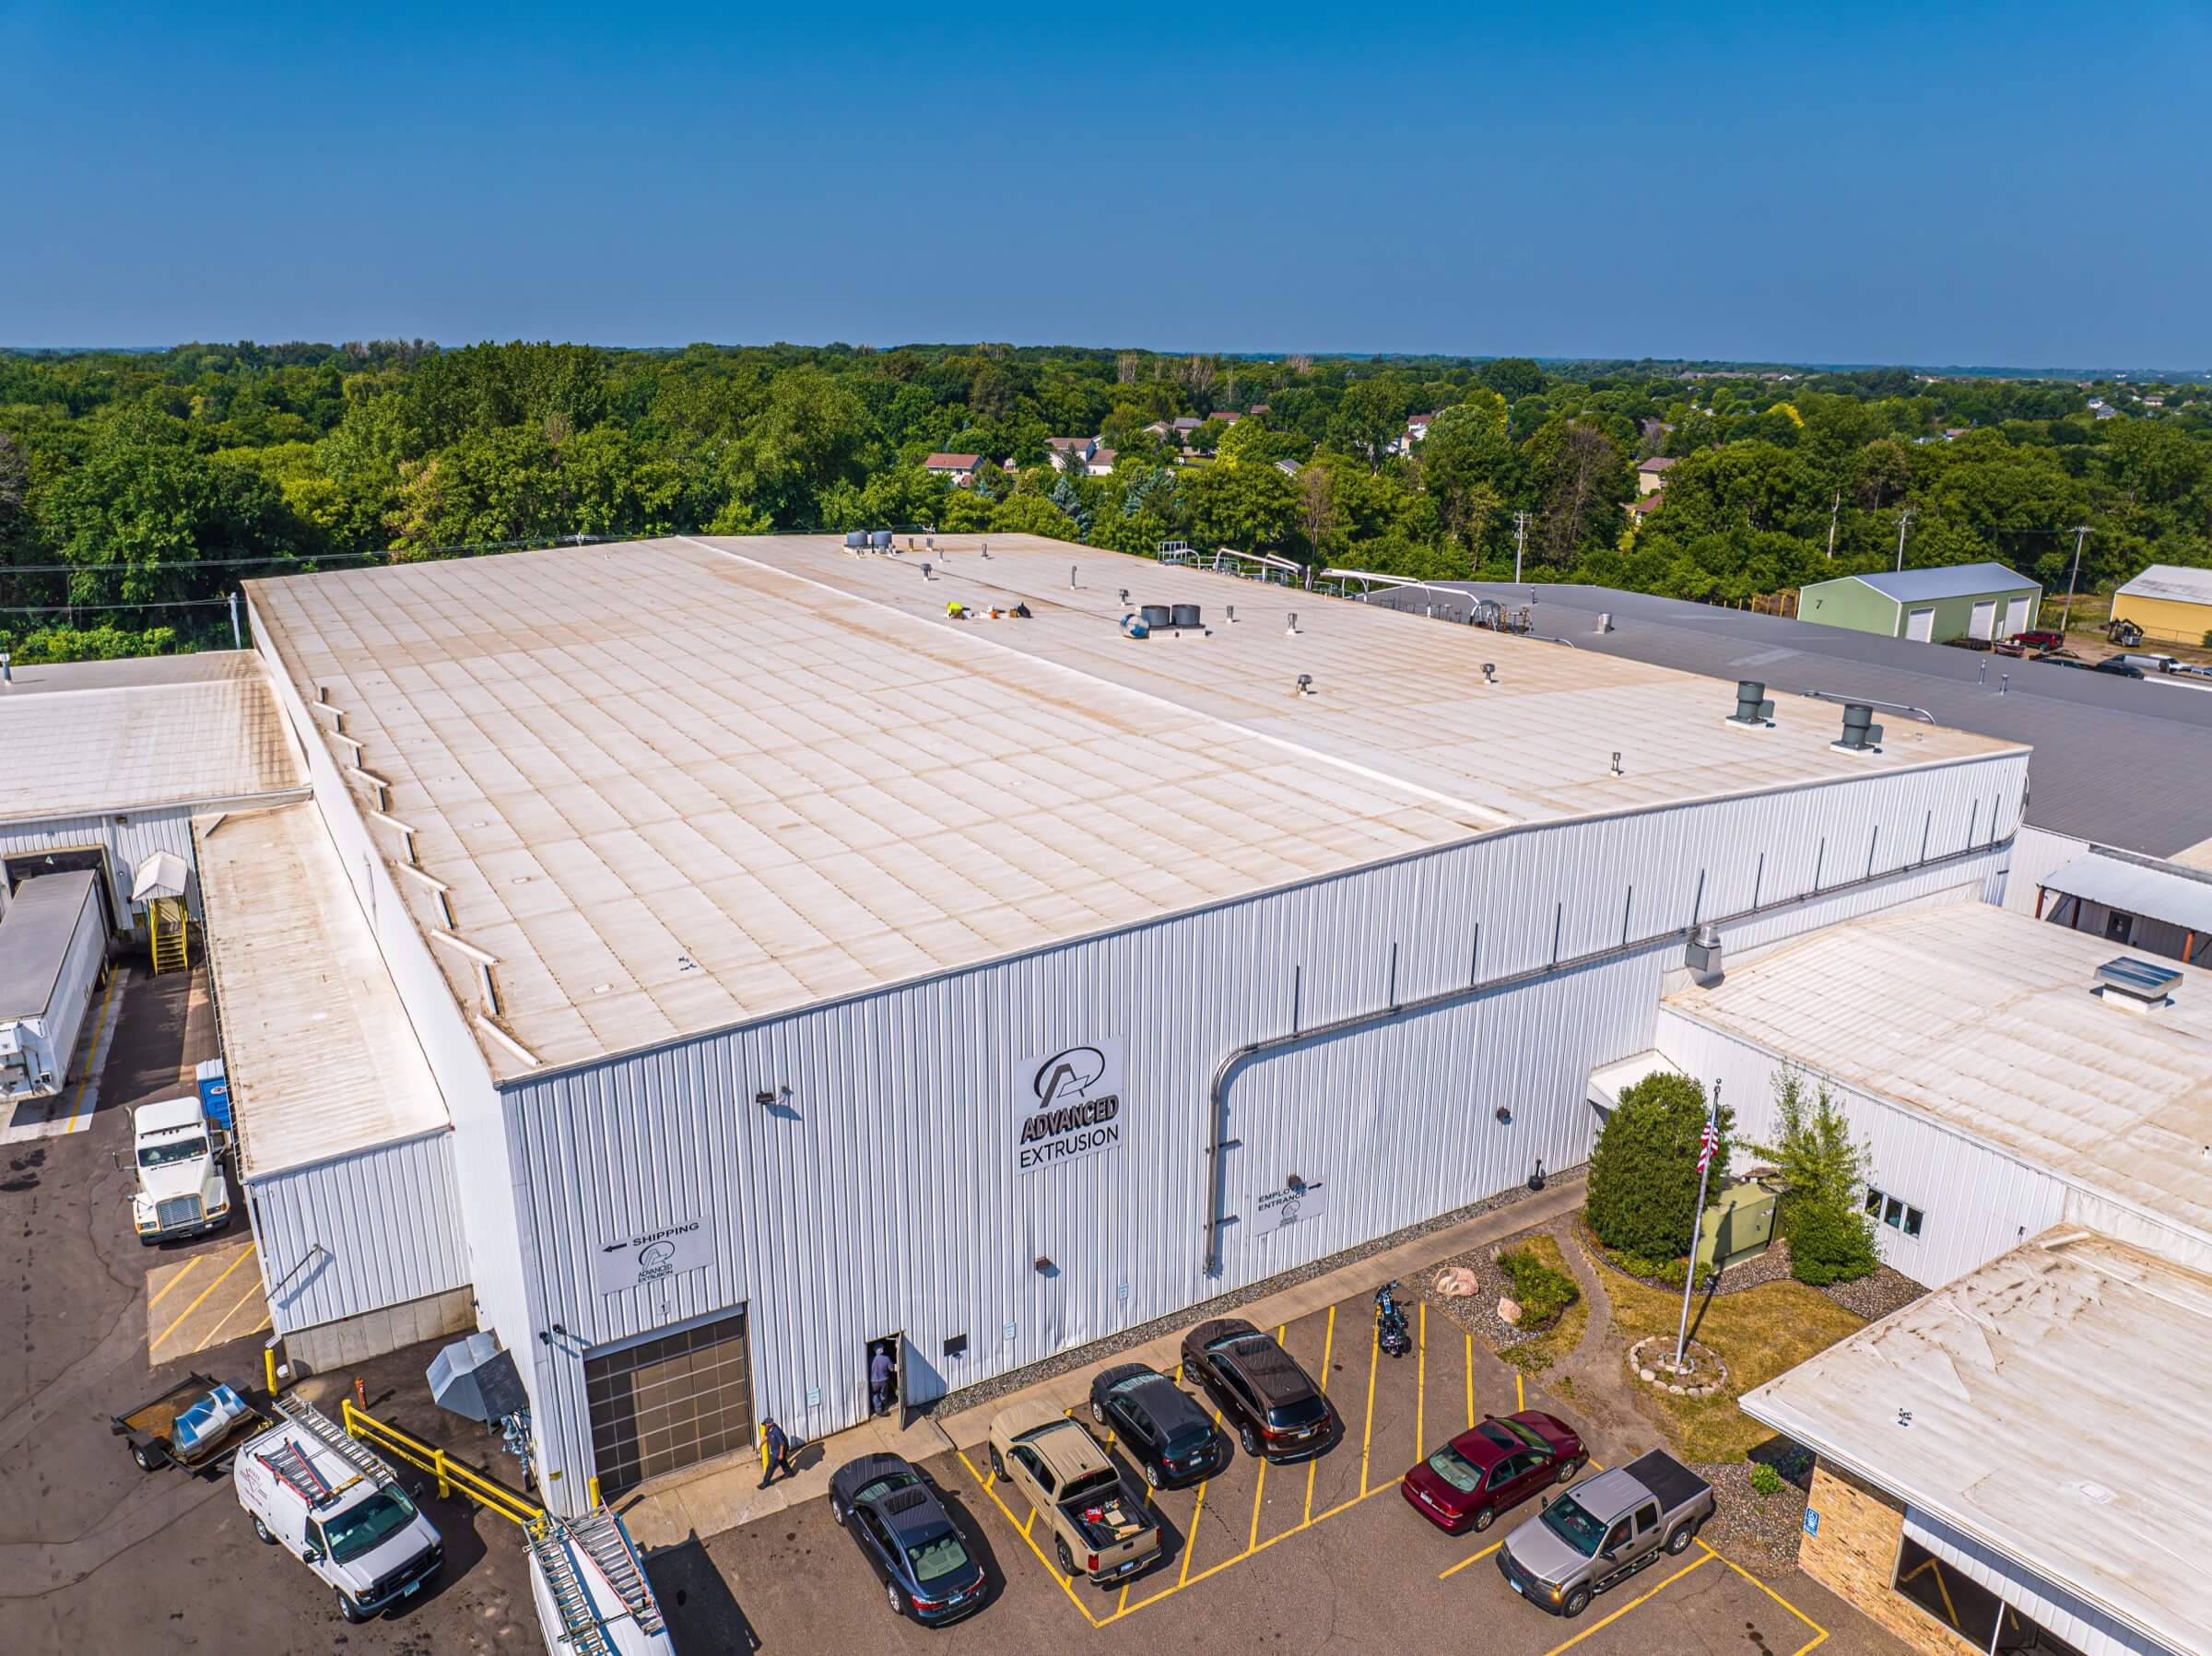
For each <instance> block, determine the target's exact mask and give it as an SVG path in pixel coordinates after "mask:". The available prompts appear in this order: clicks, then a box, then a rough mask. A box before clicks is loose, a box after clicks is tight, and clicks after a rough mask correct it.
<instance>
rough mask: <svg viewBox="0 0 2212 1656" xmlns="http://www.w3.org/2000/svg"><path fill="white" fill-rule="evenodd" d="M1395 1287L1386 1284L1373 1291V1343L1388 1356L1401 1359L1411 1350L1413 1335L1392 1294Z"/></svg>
mask: <svg viewBox="0 0 2212 1656" xmlns="http://www.w3.org/2000/svg"><path fill="white" fill-rule="evenodd" d="M1397 1286H1398V1285H1397V1284H1396V1283H1394V1282H1386V1283H1384V1284H1383V1285H1382V1286H1381V1287H1379V1288H1377V1289H1376V1290H1375V1343H1376V1345H1379V1346H1381V1347H1382V1350H1383V1351H1385V1352H1387V1353H1388V1354H1389V1355H1390V1356H1392V1357H1404V1356H1405V1355H1406V1353H1407V1352H1409V1351H1411V1350H1412V1349H1413V1333H1412V1331H1411V1330H1410V1329H1408V1328H1407V1327H1406V1312H1405V1310H1403V1308H1401V1307H1400V1306H1399V1304H1398V1301H1397V1296H1396V1294H1395V1293H1394V1289H1395V1288H1396V1287H1397Z"/></svg>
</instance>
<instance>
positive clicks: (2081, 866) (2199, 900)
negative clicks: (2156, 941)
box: [2041, 851, 2212, 936]
mask: <svg viewBox="0 0 2212 1656" xmlns="http://www.w3.org/2000/svg"><path fill="white" fill-rule="evenodd" d="M2041 885H2042V887H2043V889H2044V890H2046V891H2057V892H2063V893H2064V894H2065V895H2066V896H2068V897H2076V898H2081V899H2082V900H2083V901H2085V902H2092V903H2102V904H2103V905H2104V906H2105V907H2106V908H2108V909H2117V910H2120V911H2121V912H2123V913H2124V914H2134V915H2136V916H2139V917H2140V918H2142V919H2144V920H2162V921H2164V922H2166V923H2167V924H2168V925H2174V926H2180V927H2181V928H2183V930H2184V931H2190V932H2194V933H2196V934H2198V935H2199V936H2206V935H2212V877H2208V876H2206V875H2194V874H2188V873H2183V872H2181V871H2179V870H2175V869H2171V868H2160V867H2155V866H2152V865H2150V864H2147V863H2138V862H2136V861H2134V860H2133V859H2131V858H2124V857H2113V856H2107V855H2106V854H2104V853H2103V852H2102V851H2089V852H2088V853H2086V854H2085V855H2082V856H2078V857H2076V858H2075V859H2074V860H2073V861H2072V862H2071V863H2067V864H2066V865H2065V867H2063V868H2061V869H2060V870H2059V871H2058V872H2057V873H2056V874H2053V875H2045V876H2044V878H2043V880H2042V881H2041Z"/></svg>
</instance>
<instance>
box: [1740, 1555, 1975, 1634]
mask: <svg viewBox="0 0 2212 1656" xmlns="http://www.w3.org/2000/svg"><path fill="white" fill-rule="evenodd" d="M1698 1544H1699V1545H1700V1546H1705V1544H1704V1543H1703V1542H1702V1541H1700V1542H1699V1543H1698ZM1705 1550H1706V1551H1707V1552H1709V1553H1712V1548H1711V1547H1709V1546H1705ZM1712 1556H1714V1557H1716V1558H1718V1559H1720V1561H1721V1562H1722V1563H1723V1564H1725V1565H1726V1566H1727V1567H1728V1568H1730V1569H1732V1570H1734V1571H1735V1573H1736V1574H1737V1575H1739V1576H1741V1577H1743V1579H1744V1580H1747V1581H1748V1582H1750V1583H1751V1585H1752V1586H1754V1587H1756V1588H1758V1589H1759V1591H1761V1592H1763V1593H1765V1594H1766V1595H1767V1597H1769V1598H1771V1599H1772V1600H1773V1601H1774V1602H1775V1603H1777V1604H1780V1605H1781V1606H1782V1607H1783V1609H1784V1610H1786V1611H1788V1612H1789V1613H1790V1614H1791V1615H1794V1616H1795V1617H1796V1618H1797V1619H1798V1620H1799V1621H1801V1622H1803V1623H1804V1624H1805V1625H1806V1627H1810V1628H1811V1629H1812V1630H1813V1637H1812V1638H1809V1639H1807V1640H1806V1642H1805V1643H1804V1644H1801V1645H1799V1646H1798V1647H1797V1648H1796V1649H1795V1650H1793V1651H1791V1652H1790V1656H1805V1653H1806V1651H1807V1650H1811V1649H1812V1648H1813V1647H1814V1646H1815V1645H1817V1644H1819V1643H1820V1642H1821V1641H1822V1640H1824V1639H1826V1638H1828V1629H1827V1628H1826V1627H1822V1626H1821V1625H1820V1624H1819V1623H1818V1622H1817V1621H1815V1620H1814V1619H1813V1618H1812V1617H1811V1616H1809V1615H1806V1613H1805V1612H1804V1611H1802V1610H1800V1609H1798V1608H1797V1606H1796V1605H1794V1604H1793V1603H1790V1601H1789V1600H1787V1599H1785V1598H1783V1596H1782V1594H1780V1593H1779V1592H1776V1591H1774V1590H1773V1589H1772V1588H1771V1587H1769V1586H1768V1585H1767V1584H1766V1583H1765V1582H1764V1581H1762V1580H1759V1578H1758V1577H1757V1576H1755V1575H1753V1574H1752V1573H1751V1572H1750V1571H1749V1570H1747V1569H1746V1568H1744V1567H1743V1566H1742V1565H1740V1564H1738V1563H1737V1562H1736V1561H1735V1559H1733V1558H1730V1557H1728V1556H1725V1555H1724V1554H1721V1553H1713V1554H1712ZM1929 1562H1930V1563H1931V1564H1932V1563H1934V1562H1935V1560H1934V1559H1932V1558H1931V1559H1930V1560H1929Z"/></svg>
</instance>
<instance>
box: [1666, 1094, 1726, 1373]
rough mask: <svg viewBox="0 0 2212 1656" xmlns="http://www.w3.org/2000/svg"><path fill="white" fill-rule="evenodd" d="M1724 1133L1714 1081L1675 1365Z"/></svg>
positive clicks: (1702, 1138)
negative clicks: (1707, 1185)
mask: <svg viewBox="0 0 2212 1656" xmlns="http://www.w3.org/2000/svg"><path fill="white" fill-rule="evenodd" d="M1720 1133H1721V1084H1720V1082H1719V1081H1717V1080H1716V1081H1714V1082H1713V1084H1712V1098H1709V1099H1707V1100H1706V1104H1705V1126H1704V1130H1703V1131H1702V1132H1701V1133H1700V1135H1699V1138H1698V1207H1697V1212H1696V1213H1695V1214H1694V1215H1692V1216H1691V1217H1690V1221H1689V1269H1688V1270H1687V1271H1685V1272H1684V1273H1683V1274H1682V1327H1681V1329H1680V1330H1679V1331H1678V1332H1677V1333H1676V1335H1675V1368H1676V1370H1677V1372H1679V1371H1680V1369H1681V1367H1682V1353H1683V1351H1684V1350H1685V1349H1686V1348H1687V1347H1688V1345H1689V1293H1690V1289H1691V1288H1693V1287H1694V1286H1697V1280H1698V1243H1699V1242H1700V1240H1701V1239H1703V1236H1704V1232H1705V1181H1706V1180H1708V1179H1710V1178H1712V1152H1713V1147H1714V1145H1717V1144H1718V1143H1719V1141H1720Z"/></svg>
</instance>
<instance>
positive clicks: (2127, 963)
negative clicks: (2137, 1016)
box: [2090, 955, 2182, 1012]
mask: <svg viewBox="0 0 2212 1656" xmlns="http://www.w3.org/2000/svg"><path fill="white" fill-rule="evenodd" d="M2181 986H2182V974H2181V973H2180V972H2178V971H2176V970H2174V969H2172V968H2171V967H2168V966H2153V965H2152V964H2151V963H2150V962H2149V961H2147V960H2138V959H2136V957H2134V956H2132V955H2123V956H2121V957H2120V958H2118V959H2117V960H2107V961H2106V962H2105V963H2104V964H2103V965H2102V966H2100V967H2099V968H2098V969H2097V981H2096V984H2095V986H2094V987H2093V988H2092V989H2091V991H2090V992H2091V993H2092V994H2095V995H2098V996H2100V997H2101V998H2102V999H2103V1000H2104V1001H2106V1002H2107V1003H2108V1004H2112V1005H2114V1006H2124V1007H2126V1008H2127V1010H2128V1011H2130V1012H2155V1011H2157V1010H2158V1009H2159V1007H2161V1006H2163V1005H2165V1004H2167V1002H2168V1001H2170V1000H2171V999H2172V998H2173V992H2174V991H2175V990H2177V989H2179V988H2180V987H2181Z"/></svg>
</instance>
